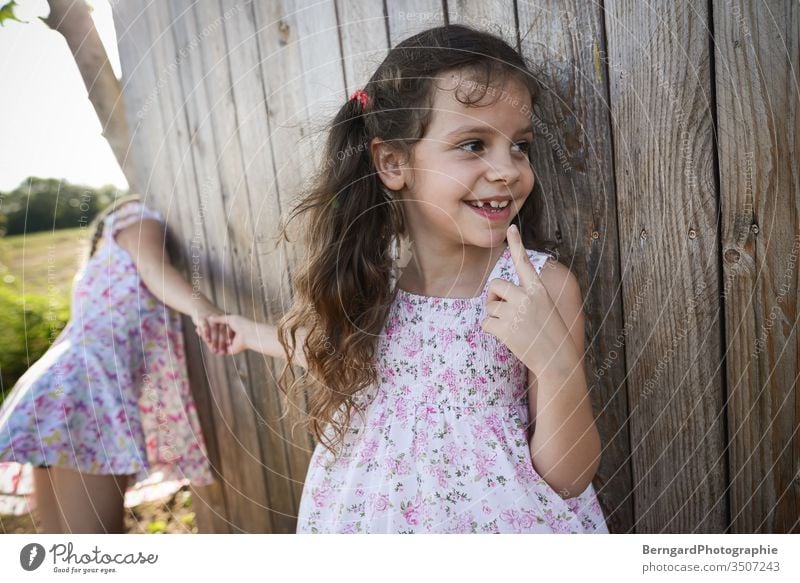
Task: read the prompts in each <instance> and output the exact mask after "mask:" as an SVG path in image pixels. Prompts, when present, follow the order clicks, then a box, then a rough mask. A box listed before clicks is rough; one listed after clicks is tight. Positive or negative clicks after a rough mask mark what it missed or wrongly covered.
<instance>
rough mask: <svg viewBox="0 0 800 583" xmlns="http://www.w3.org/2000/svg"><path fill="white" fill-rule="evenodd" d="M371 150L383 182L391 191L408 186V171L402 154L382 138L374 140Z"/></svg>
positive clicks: (370, 146)
mask: <svg viewBox="0 0 800 583" xmlns="http://www.w3.org/2000/svg"><path fill="white" fill-rule="evenodd" d="M369 148H370V154H371V155H372V159H373V161H374V163H375V169H376V170H377V171H378V176H380V179H381V182H383V184H384V185H385V186H386V188H388V189H389V190H402V188H403V187H404V186H405V185H406V171H405V168H404V164H403V161H402V160H401V154H400V152H398V151H397V150H396V149H394V148H392V147H391V146H390V145H389V144H387V143H386V142H384V141H383V140H381V139H380V138H372V141H371V142H370V144H369Z"/></svg>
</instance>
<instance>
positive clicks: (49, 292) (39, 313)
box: [0, 228, 88, 401]
mask: <svg viewBox="0 0 800 583" xmlns="http://www.w3.org/2000/svg"><path fill="white" fill-rule="evenodd" d="M87 236H88V231H87V230H86V229H81V228H78V229H63V230H58V231H52V232H39V233H34V234H32V235H15V236H12V237H4V238H0V330H2V334H0V401H1V400H2V398H3V397H5V395H6V394H7V393H8V392H9V391H10V390H11V388H12V387H13V385H14V383H15V382H16V380H17V379H18V378H19V377H20V376H22V374H23V373H24V372H25V371H26V370H27V369H28V367H30V366H31V365H32V364H33V363H34V362H36V361H37V360H38V359H39V358H40V357H41V356H42V354H44V352H45V351H46V350H47V348H48V347H49V346H50V344H51V343H52V342H53V340H55V338H56V337H57V336H58V333H59V332H60V331H61V329H62V328H63V327H64V326H65V325H66V322H67V320H68V319H69V304H70V295H71V291H72V279H73V277H74V276H75V273H76V272H77V271H78V268H79V267H80V262H81V259H82V257H83V254H84V253H85V252H86V248H87V245H88V242H87Z"/></svg>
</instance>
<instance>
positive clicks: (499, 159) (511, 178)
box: [486, 152, 520, 186]
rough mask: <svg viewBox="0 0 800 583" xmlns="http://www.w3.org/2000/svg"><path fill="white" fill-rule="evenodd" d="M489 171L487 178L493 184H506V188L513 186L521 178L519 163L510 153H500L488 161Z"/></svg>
mask: <svg viewBox="0 0 800 583" xmlns="http://www.w3.org/2000/svg"><path fill="white" fill-rule="evenodd" d="M487 163H488V170H487V171H486V176H487V178H488V179H489V180H490V181H491V182H496V181H500V182H505V185H506V186H511V185H513V184H514V183H515V182H516V181H517V180H519V177H520V168H519V163H518V162H517V161H516V160H514V158H513V154H511V153H510V152H506V153H498V154H496V155H494V156H492V157H490V158H488V159H487Z"/></svg>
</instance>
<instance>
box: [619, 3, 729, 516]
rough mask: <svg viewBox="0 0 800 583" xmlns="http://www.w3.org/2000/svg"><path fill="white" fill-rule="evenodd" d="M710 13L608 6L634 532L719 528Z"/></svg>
mask: <svg viewBox="0 0 800 583" xmlns="http://www.w3.org/2000/svg"><path fill="white" fill-rule="evenodd" d="M707 8H708V6H707V3H705V2H699V1H695V2H689V1H681V2H675V3H664V4H660V5H659V6H658V7H655V8H654V7H653V6H651V5H649V4H643V3H639V2H632V1H629V0H610V1H609V2H606V4H605V9H606V18H605V22H606V29H607V33H608V53H609V57H610V64H609V76H610V80H611V93H610V95H611V113H612V121H613V132H614V154H615V165H616V182H617V202H618V216H619V231H620V235H619V239H620V249H622V250H624V251H623V253H622V256H621V277H622V292H623V306H624V308H625V311H626V316H625V317H626V325H627V323H628V322H627V321H628V320H630V321H632V322H633V324H632V325H631V326H630V328H629V331H628V333H627V334H626V345H625V356H626V359H627V365H628V368H629V373H628V374H629V376H628V399H629V403H630V431H631V443H632V448H631V455H632V458H631V461H632V464H633V495H634V503H635V518H636V521H635V530H636V532H723V531H724V530H725V527H726V525H727V522H728V516H727V508H726V506H727V504H726V494H725V489H726V486H727V484H726V460H725V455H726V454H725V441H726V439H725V435H724V424H723V421H724V414H725V410H724V399H723V394H724V388H723V378H722V374H721V373H722V370H721V368H720V366H719V363H720V361H721V360H722V347H721V345H720V340H721V336H722V333H721V323H720V322H719V318H718V315H717V314H719V311H718V307H719V303H718V299H717V298H718V293H717V292H718V281H719V264H718V262H717V261H716V260H715V259H713V258H715V257H716V256H717V248H718V247H717V245H718V241H717V226H716V222H717V217H716V208H717V185H716V180H715V172H714V140H713V123H712V119H713V118H712V111H711V107H712V97H711V71H710V67H711V63H710V57H709V37H708V32H707V31H708V27H709V24H710V23H709V19H708V11H707ZM708 258H712V260H710V261H709V259H708ZM687 306H688V308H687ZM637 308H638V309H637ZM634 310H635V311H636V316H635V317H634V316H633V312H634Z"/></svg>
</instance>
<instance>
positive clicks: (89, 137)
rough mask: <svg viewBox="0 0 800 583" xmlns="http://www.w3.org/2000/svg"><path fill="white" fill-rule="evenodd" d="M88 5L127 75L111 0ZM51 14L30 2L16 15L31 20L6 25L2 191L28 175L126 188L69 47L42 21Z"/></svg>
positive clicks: (1, 37)
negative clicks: (119, 50) (39, 17)
mask: <svg viewBox="0 0 800 583" xmlns="http://www.w3.org/2000/svg"><path fill="white" fill-rule="evenodd" d="M0 4H5V0H0ZM87 4H88V5H89V6H90V7H91V8H93V11H92V13H91V14H92V18H93V19H94V23H95V28H97V32H98V34H99V35H100V39H101V41H102V42H103V45H104V47H105V49H106V53H107V54H108V58H109V60H110V62H111V67H112V69H113V70H114V73H115V74H116V76H117V78H120V70H121V69H120V64H119V54H118V52H117V38H116V34H115V31H114V23H113V20H112V17H111V8H110V6H109V4H108V2H107V1H106V0H87ZM49 11H50V9H49V7H48V6H47V2H46V1H45V0H41V1H39V0H24V1H21V2H19V3H18V4H17V6H16V8H15V12H14V13H15V14H16V15H17V18H19V19H20V20H23V21H27V22H24V23H21V22H14V21H6V24H5V26H0V111H1V112H2V116H1V117H0V191H6V192H7V191H10V190H13V189H14V188H16V187H17V186H19V184H20V183H21V182H23V181H24V180H25V179H26V178H27V177H28V176H38V177H40V178H56V179H65V180H68V181H69V182H71V183H73V184H80V185H86V186H92V187H101V186H105V185H107V184H111V185H114V186H117V187H118V188H121V189H127V188H128V183H127V181H126V180H125V176H124V175H123V173H122V170H121V169H120V167H119V164H117V161H116V158H114V154H113V153H112V151H111V147H110V146H109V145H108V142H107V141H106V140H105V138H103V136H102V134H101V129H102V128H101V127H100V121H99V120H98V119H97V114H96V113H95V111H94V108H93V107H92V104H91V102H90V101H89V98H88V96H87V92H86V87H85V85H84V84H83V79H81V76H80V73H79V72H78V68H77V66H76V65H75V60H74V59H73V57H72V53H71V52H70V50H69V47H68V46H67V42H66V41H65V40H64V37H63V36H61V35H60V34H59V33H57V32H55V31H53V30H51V29H50V28H48V27H47V25H45V24H44V23H43V22H42V21H40V20H39V19H38V18H37V17H38V16H42V17H46V16H47V15H48V13H49Z"/></svg>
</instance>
